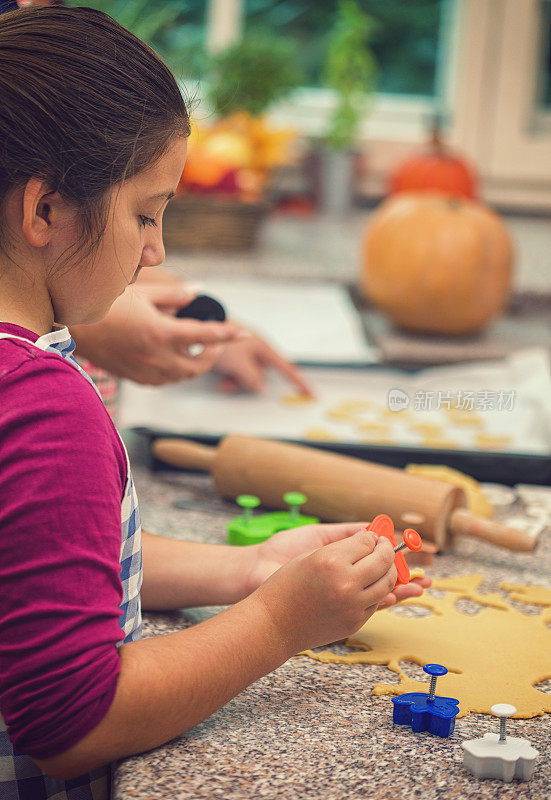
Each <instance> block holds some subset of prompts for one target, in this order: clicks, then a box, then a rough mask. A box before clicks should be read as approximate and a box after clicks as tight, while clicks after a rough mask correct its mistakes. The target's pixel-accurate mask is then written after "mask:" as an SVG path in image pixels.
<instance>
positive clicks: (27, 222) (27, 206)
mask: <svg viewBox="0 0 551 800" xmlns="http://www.w3.org/2000/svg"><path fill="white" fill-rule="evenodd" d="M64 205H65V204H64V203H63V200H62V198H61V196H60V194H59V192H54V191H53V190H52V188H51V187H50V186H49V185H48V184H47V183H45V181H41V180H40V179H39V178H30V180H29V181H28V182H27V185H26V186H25V189H24V192H23V219H22V222H21V230H22V232H23V235H24V237H25V239H26V240H27V242H28V243H29V244H30V245H32V246H33V247H44V246H45V245H47V244H49V242H50V240H51V236H52V225H53V223H54V222H56V221H57V219H58V217H59V216H60V215H63V212H64V211H65V209H64V208H63V206H64Z"/></svg>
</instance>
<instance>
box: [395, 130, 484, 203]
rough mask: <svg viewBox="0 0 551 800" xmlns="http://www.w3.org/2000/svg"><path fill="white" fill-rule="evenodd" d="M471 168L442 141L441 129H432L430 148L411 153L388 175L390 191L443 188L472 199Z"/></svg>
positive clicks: (473, 179)
mask: <svg viewBox="0 0 551 800" xmlns="http://www.w3.org/2000/svg"><path fill="white" fill-rule="evenodd" d="M477 185H478V180H477V177H476V175H475V172H474V170H473V169H472V168H471V167H470V166H469V164H467V162H466V161H465V160H464V159H463V158H461V157H460V156H458V155H456V154H454V153H452V152H451V151H450V150H449V149H448V148H447V147H446V146H445V145H444V143H443V141H442V138H441V133H440V129H439V128H438V126H436V127H435V128H434V129H433V131H432V136H431V143H430V146H429V151H428V152H427V153H423V154H421V155H417V156H412V157H411V158H408V159H407V160H406V161H404V162H403V163H402V164H400V165H399V166H398V169H397V170H396V171H395V172H394V173H393V175H392V176H391V179H390V187H389V194H391V195H393V194H398V193H400V192H424V191H426V192H443V193H444V194H447V195H453V196H455V197H465V198H467V199H470V200H474V199H476V197H477V194H478V188H477Z"/></svg>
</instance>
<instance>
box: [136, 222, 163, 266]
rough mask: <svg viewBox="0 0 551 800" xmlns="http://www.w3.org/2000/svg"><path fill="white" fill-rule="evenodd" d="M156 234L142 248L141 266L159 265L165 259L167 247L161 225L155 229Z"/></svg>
mask: <svg viewBox="0 0 551 800" xmlns="http://www.w3.org/2000/svg"><path fill="white" fill-rule="evenodd" d="M154 234H155V235H154V236H152V237H151V239H150V240H149V241H148V242H147V244H146V245H145V247H144V248H143V250H142V257H141V259H140V266H141V267H158V266H159V264H162V263H163V261H164V260H165V247H164V244H163V235H162V229H161V226H160V225H159V227H158V228H156V229H155V231H154Z"/></svg>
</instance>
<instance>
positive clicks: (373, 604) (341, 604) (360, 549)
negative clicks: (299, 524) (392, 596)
mask: <svg viewBox="0 0 551 800" xmlns="http://www.w3.org/2000/svg"><path fill="white" fill-rule="evenodd" d="M313 527H319V528H323V527H325V526H313ZM328 527H330V528H333V529H335V528H337V527H339V526H328ZM352 528H355V530H356V532H353V530H352ZM299 531H300V529H299ZM285 533H287V534H289V533H291V534H293V533H294V534H295V535H296V534H297V533H298V531H286V532H285ZM320 533H321V535H322V536H323V533H322V532H320ZM336 533H337V532H336V531H335V530H333V531H332V532H331V536H334V535H335V534H336ZM338 533H340V534H341V536H340V538H338V539H337V541H332V542H330V543H329V544H325V545H324V546H322V547H318V549H316V550H314V551H313V552H306V553H305V554H303V555H300V556H298V557H296V558H293V559H292V560H291V561H288V562H287V563H286V564H284V565H283V566H282V567H280V568H279V569H278V570H277V571H276V572H274V573H273V574H272V575H271V576H270V577H269V578H268V579H267V580H266V581H265V582H264V583H263V584H262V585H261V586H260V587H259V588H258V589H257V590H256V592H255V593H254V596H256V597H257V599H258V600H260V601H262V602H263V603H264V604H265V606H266V609H267V610H268V613H269V614H270V616H271V618H272V621H273V623H274V628H275V632H276V635H277V636H279V637H280V638H281V641H282V642H285V643H286V646H287V647H288V648H290V649H292V650H294V651H295V652H299V651H300V650H304V649H305V648H308V647H319V646H320V645H324V644H328V643H329V642H334V641H337V640H339V639H344V638H345V637H347V636H349V635H351V634H352V633H354V632H355V631H357V630H358V629H359V628H361V627H362V625H364V624H365V622H367V620H368V619H369V617H370V616H371V615H372V614H373V613H374V612H375V611H376V609H377V606H378V604H379V603H380V602H381V601H382V600H383V599H384V598H385V597H387V596H388V594H389V593H390V592H392V590H393V587H394V584H395V583H396V567H395V566H394V550H393V549H392V545H391V544H390V542H389V541H388V539H384V538H380V539H377V537H376V536H375V535H374V534H373V533H371V532H368V531H366V530H365V528H363V529H361V530H358V524H357V523H356V524H354V525H353V526H350V525H349V526H341V530H340V531H339V532H338ZM338 533H337V535H338ZM278 536H279V534H278ZM273 563H274V562H273V560H272V564H273Z"/></svg>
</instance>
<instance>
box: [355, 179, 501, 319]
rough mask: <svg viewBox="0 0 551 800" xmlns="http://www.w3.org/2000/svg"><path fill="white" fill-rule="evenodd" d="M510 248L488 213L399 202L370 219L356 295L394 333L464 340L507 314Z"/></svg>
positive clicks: (435, 199)
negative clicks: (383, 316) (388, 321)
mask: <svg viewBox="0 0 551 800" xmlns="http://www.w3.org/2000/svg"><path fill="white" fill-rule="evenodd" d="M512 261H513V247H512V243H511V239H510V237H509V234H508V232H507V229H506V227H505V225H504V223H503V222H502V220H501V219H500V218H499V217H498V215H497V214H495V213H494V212H493V211H491V210H490V209H488V208H486V207H485V206H483V205H482V204H480V203H475V202H473V201H470V200H460V199H458V198H451V197H445V196H443V195H440V194H432V195H430V194H401V195H397V196H396V197H392V198H390V199H389V200H386V201H385V202H384V203H383V204H382V205H381V206H380V207H379V209H378V210H377V211H376V212H375V213H374V214H373V216H372V218H371V220H370V223H369V225H368V228H367V230H366V234H365V238H364V242H363V269H362V274H361V277H360V287H361V289H362V291H363V293H364V295H365V296H366V297H367V298H368V299H369V300H370V301H371V302H372V303H374V304H375V305H377V306H379V307H380V308H381V309H383V310H384V311H386V312H387V313H388V315H389V316H390V317H391V318H392V319H393V320H394V322H396V324H398V325H399V326H401V327H403V328H406V329H409V330H412V331H420V332H431V333H441V334H465V333H471V332H473V331H476V330H478V329H480V328H482V327H483V326H484V325H486V324H487V323H488V322H490V320H491V319H493V318H494V317H495V316H497V315H498V314H499V313H500V312H501V311H502V310H503V308H504V306H505V304H506V302H507V298H508V295H509V291H510V286H511V272H512Z"/></svg>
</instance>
